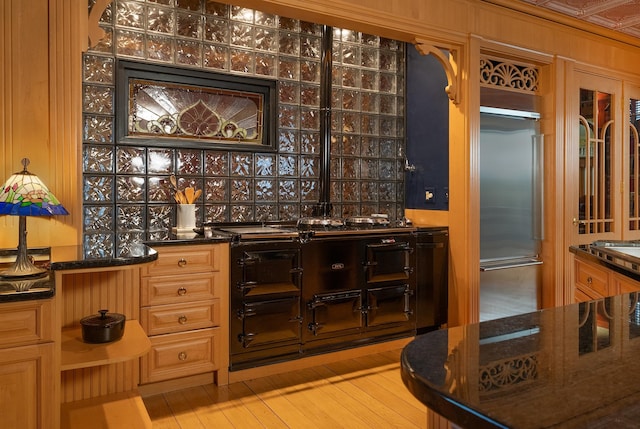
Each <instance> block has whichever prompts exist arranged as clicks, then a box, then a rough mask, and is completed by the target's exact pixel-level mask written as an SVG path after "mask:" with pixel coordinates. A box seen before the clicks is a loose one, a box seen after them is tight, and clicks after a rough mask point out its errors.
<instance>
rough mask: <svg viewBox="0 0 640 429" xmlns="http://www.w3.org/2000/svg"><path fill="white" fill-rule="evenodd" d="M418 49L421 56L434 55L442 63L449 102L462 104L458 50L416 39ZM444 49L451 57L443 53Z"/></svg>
mask: <svg viewBox="0 0 640 429" xmlns="http://www.w3.org/2000/svg"><path fill="white" fill-rule="evenodd" d="M413 43H414V45H415V47H416V49H417V50H418V52H420V54H421V55H429V54H431V55H433V56H434V57H436V59H437V60H438V61H439V62H440V64H441V65H442V67H443V68H444V72H445V74H446V75H447V86H446V87H445V88H444V90H445V92H446V93H447V95H448V96H449V100H451V101H452V102H453V104H459V103H460V92H459V91H460V73H458V71H459V70H458V63H457V62H458V57H459V56H460V53H459V52H458V50H457V49H452V48H450V47H446V48H439V47H437V46H435V45H433V44H432V43H430V42H429V41H427V40H425V39H420V38H416V39H414V41H413ZM442 49H446V50H448V51H449V56H447V55H445V54H444V52H442Z"/></svg>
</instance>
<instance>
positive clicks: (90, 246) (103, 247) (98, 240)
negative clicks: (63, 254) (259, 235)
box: [82, 233, 115, 259]
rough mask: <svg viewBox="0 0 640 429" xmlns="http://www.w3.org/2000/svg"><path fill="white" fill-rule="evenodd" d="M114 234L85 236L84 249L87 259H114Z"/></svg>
mask: <svg viewBox="0 0 640 429" xmlns="http://www.w3.org/2000/svg"><path fill="white" fill-rule="evenodd" d="M114 248H115V246H114V234H112V233H104V234H85V235H84V239H83V246H82V249H83V251H84V257H85V258H86V259H100V258H112V257H113V256H114Z"/></svg>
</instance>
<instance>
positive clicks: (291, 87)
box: [278, 82, 300, 104]
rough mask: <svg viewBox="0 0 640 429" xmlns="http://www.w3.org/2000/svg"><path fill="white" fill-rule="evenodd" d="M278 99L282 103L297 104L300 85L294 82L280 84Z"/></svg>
mask: <svg viewBox="0 0 640 429" xmlns="http://www.w3.org/2000/svg"><path fill="white" fill-rule="evenodd" d="M278 99H279V100H280V102H282V103H290V104H291V103H293V104H297V103H298V102H299V101H300V85H298V83H296V82H280V85H278Z"/></svg>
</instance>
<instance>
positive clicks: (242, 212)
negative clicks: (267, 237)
mask: <svg viewBox="0 0 640 429" xmlns="http://www.w3.org/2000/svg"><path fill="white" fill-rule="evenodd" d="M231 219H233V221H234V222H253V206H252V205H241V204H234V205H232V206H231Z"/></svg>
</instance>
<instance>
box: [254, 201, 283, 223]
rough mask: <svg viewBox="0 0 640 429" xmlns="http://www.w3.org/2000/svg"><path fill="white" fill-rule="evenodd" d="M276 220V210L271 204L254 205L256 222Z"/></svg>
mask: <svg viewBox="0 0 640 429" xmlns="http://www.w3.org/2000/svg"><path fill="white" fill-rule="evenodd" d="M272 220H278V217H277V208H276V206H275V205H273V204H256V222H267V221H272Z"/></svg>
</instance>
